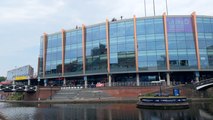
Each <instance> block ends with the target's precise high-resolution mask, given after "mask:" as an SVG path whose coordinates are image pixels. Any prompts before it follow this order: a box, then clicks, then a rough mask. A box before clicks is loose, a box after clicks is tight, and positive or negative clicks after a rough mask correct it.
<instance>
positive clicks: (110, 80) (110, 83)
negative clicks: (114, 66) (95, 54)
mask: <svg viewBox="0 0 213 120" xmlns="http://www.w3.org/2000/svg"><path fill="white" fill-rule="evenodd" d="M108 80H109V87H111V86H112V76H111V75H110V74H109V75H108Z"/></svg>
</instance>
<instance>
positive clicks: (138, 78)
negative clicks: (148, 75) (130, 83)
mask: <svg viewBox="0 0 213 120" xmlns="http://www.w3.org/2000/svg"><path fill="white" fill-rule="evenodd" d="M136 81H137V86H140V76H139V73H137V74H136Z"/></svg>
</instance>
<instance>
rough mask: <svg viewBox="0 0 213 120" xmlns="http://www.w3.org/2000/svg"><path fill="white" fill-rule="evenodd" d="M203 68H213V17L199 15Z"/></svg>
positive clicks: (199, 36) (201, 62)
mask: <svg viewBox="0 0 213 120" xmlns="http://www.w3.org/2000/svg"><path fill="white" fill-rule="evenodd" d="M197 28H198V44H199V50H200V64H201V68H203V69H209V68H211V69H212V68H213V18H209V17H197Z"/></svg>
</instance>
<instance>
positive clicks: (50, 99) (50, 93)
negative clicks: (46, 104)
mask: <svg viewBox="0 0 213 120" xmlns="http://www.w3.org/2000/svg"><path fill="white" fill-rule="evenodd" d="M52 87H53V85H52V84H51V85H50V100H52Z"/></svg>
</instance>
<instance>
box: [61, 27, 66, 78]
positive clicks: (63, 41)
mask: <svg viewBox="0 0 213 120" xmlns="http://www.w3.org/2000/svg"><path fill="white" fill-rule="evenodd" d="M61 33H62V34H61V35H62V41H61V42H62V69H61V70H62V71H61V73H62V76H64V61H65V42H66V38H65V30H64V29H62V30H61Z"/></svg>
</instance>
